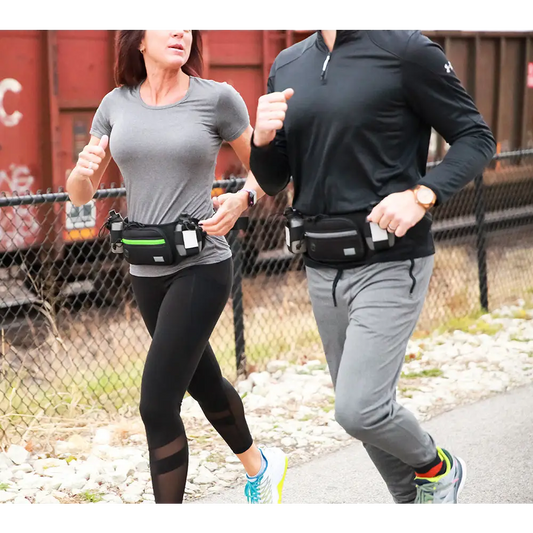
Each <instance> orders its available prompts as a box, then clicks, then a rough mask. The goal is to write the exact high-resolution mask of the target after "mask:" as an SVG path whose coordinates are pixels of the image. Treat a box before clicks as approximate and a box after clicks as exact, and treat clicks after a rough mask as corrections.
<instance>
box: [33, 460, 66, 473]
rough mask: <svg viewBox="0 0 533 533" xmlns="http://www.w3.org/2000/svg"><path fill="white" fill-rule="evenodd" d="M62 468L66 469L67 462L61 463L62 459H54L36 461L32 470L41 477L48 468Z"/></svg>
mask: <svg viewBox="0 0 533 533" xmlns="http://www.w3.org/2000/svg"><path fill="white" fill-rule="evenodd" d="M62 466H64V467H68V464H67V462H66V461H63V460H62V459H56V458H50V459H37V461H35V462H34V463H33V468H34V470H35V472H36V473H37V474H39V475H43V474H44V473H46V471H47V470H48V469H49V468H53V467H56V468H58V467H62Z"/></svg>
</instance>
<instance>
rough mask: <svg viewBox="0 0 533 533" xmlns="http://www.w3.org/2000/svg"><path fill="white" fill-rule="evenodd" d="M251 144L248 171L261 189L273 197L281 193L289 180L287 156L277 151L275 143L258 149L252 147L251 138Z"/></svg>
mask: <svg viewBox="0 0 533 533" xmlns="http://www.w3.org/2000/svg"><path fill="white" fill-rule="evenodd" d="M251 144H252V149H251V153H250V169H251V171H252V173H253V175H254V177H255V180H256V181H257V183H258V185H259V186H260V187H261V189H262V190H263V191H264V192H265V193H266V194H268V195H270V196H274V195H276V194H278V193H279V192H281V191H282V190H283V189H284V188H285V187H286V186H287V185H288V183H289V180H290V167H289V161H288V158H287V155H286V154H284V153H282V152H281V151H280V150H279V148H278V147H277V146H276V144H275V141H273V142H271V143H270V144H269V145H267V146H263V147H260V148H259V147H257V146H255V145H254V142H253V136H252V141H251Z"/></svg>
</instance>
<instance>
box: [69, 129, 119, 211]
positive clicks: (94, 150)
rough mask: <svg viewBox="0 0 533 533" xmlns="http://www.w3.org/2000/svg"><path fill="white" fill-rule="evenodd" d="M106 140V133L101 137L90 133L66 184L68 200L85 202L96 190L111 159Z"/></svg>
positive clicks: (82, 203) (76, 202) (77, 203)
mask: <svg viewBox="0 0 533 533" xmlns="http://www.w3.org/2000/svg"><path fill="white" fill-rule="evenodd" d="M108 142H109V138H108V137H107V135H104V136H103V137H102V138H101V139H99V138H98V137H95V136H94V135H92V136H91V140H90V141H89V144H88V145H87V146H85V147H84V148H83V150H82V151H81V153H80V155H79V157H78V162H77V163H76V166H75V167H74V169H73V170H72V172H71V173H70V175H69V177H68V178H67V185H66V189H67V192H68V194H69V197H70V201H71V202H72V203H73V204H74V205H76V206H80V205H84V204H86V203H87V202H89V201H90V200H91V199H92V197H93V196H94V193H95V192H96V191H97V190H98V186H99V185H100V181H101V179H102V176H103V175H104V172H105V170H106V168H107V166H108V165H109V161H111V154H110V153H109V152H106V148H107V145H108ZM89 167H90V168H89Z"/></svg>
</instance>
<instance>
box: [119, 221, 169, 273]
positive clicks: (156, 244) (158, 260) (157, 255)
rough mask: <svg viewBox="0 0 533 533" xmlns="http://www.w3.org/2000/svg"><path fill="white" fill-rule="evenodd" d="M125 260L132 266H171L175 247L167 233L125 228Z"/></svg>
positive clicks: (123, 239)
mask: <svg viewBox="0 0 533 533" xmlns="http://www.w3.org/2000/svg"><path fill="white" fill-rule="evenodd" d="M122 245H123V249H124V258H125V259H126V261H128V263H130V264H132V265H171V264H173V263H174V252H173V246H172V244H171V243H170V242H169V240H168V238H167V236H166V235H165V233H164V232H163V231H162V230H161V229H159V228H154V227H142V228H127V227H126V228H124V230H123V231H122Z"/></svg>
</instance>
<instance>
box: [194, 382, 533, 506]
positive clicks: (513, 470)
mask: <svg viewBox="0 0 533 533" xmlns="http://www.w3.org/2000/svg"><path fill="white" fill-rule="evenodd" d="M424 427H425V428H426V429H427V430H428V431H429V432H430V433H431V434H432V435H433V437H434V439H435V441H436V442H437V444H439V445H440V446H443V447H445V448H447V449H449V450H450V451H452V452H453V453H456V454H457V455H459V456H460V457H461V458H463V459H464V460H465V461H466V463H467V468H468V478H467V482H466V485H465V488H464V490H463V492H462V494H461V498H460V503H533V386H527V387H522V388H519V389H515V390H513V391H511V392H509V393H506V394H502V395H498V396H495V397H492V398H490V399H488V400H484V401H481V402H478V403H476V404H473V405H469V406H464V407H460V408H457V409H455V410H454V411H450V412H448V413H445V414H443V415H440V416H438V417H435V418H434V419H432V420H430V421H428V422H426V423H424ZM243 489H244V486H238V487H235V488H232V489H228V490H226V491H224V492H222V493H221V494H216V495H212V496H208V497H205V498H202V499H200V500H197V501H195V502H194V503H245V500H244V494H243ZM391 502H392V500H391V497H390V495H389V493H388V491H387V489H386V487H385V485H384V483H383V481H382V479H381V477H380V476H379V474H378V473H377V472H376V470H375V469H374V467H373V465H372V463H371V462H370V459H369V458H368V456H367V455H366V452H365V450H364V448H363V447H362V445H361V444H360V443H358V442H354V444H352V445H349V446H347V447H345V448H343V449H341V450H339V451H337V452H334V453H331V454H328V455H325V456H324V457H321V458H319V459H314V460H312V461H310V462H308V463H306V464H303V465H300V466H295V467H294V468H291V467H290V463H289V470H288V472H287V479H286V481H285V488H284V491H283V503H285V504H291V503H300V504H301V503H391Z"/></svg>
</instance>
